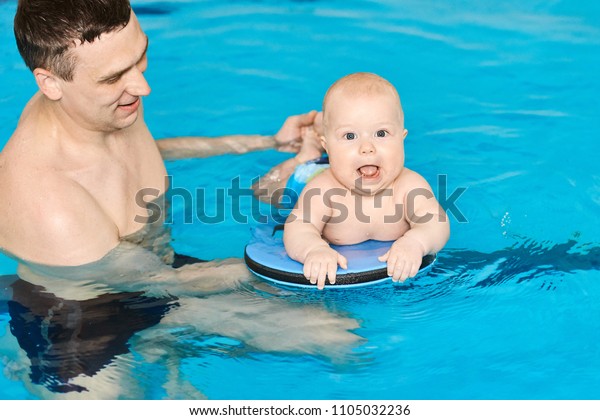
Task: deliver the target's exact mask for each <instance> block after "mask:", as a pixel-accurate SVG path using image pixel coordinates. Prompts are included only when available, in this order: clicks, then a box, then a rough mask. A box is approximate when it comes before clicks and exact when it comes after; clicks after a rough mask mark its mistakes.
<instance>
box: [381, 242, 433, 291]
mask: <svg viewBox="0 0 600 420" xmlns="http://www.w3.org/2000/svg"><path fill="white" fill-rule="evenodd" d="M422 260H423V246H422V245H421V243H419V242H418V241H416V240H415V239H411V238H405V237H402V238H400V239H398V240H397V241H396V242H394V244H393V245H392V246H391V247H390V249H389V250H388V252H386V253H385V254H383V255H382V256H381V257H379V261H387V272H388V276H390V277H391V278H392V280H393V281H398V280H400V281H401V282H403V281H404V280H406V279H407V278H410V277H414V276H416V275H417V273H418V272H419V268H420V267H421V262H422Z"/></svg>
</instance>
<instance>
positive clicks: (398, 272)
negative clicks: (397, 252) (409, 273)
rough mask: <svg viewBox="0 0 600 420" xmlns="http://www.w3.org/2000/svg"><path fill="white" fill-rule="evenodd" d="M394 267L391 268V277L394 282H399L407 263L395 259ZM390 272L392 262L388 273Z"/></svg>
mask: <svg viewBox="0 0 600 420" xmlns="http://www.w3.org/2000/svg"><path fill="white" fill-rule="evenodd" d="M393 262H394V265H393V266H392V267H391V272H392V273H391V274H390V275H391V276H392V280H393V281H398V280H400V279H401V278H402V272H403V271H404V266H405V262H404V260H398V259H394V261H393ZM389 271H390V261H388V272H389Z"/></svg>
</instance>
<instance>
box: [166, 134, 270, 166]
mask: <svg viewBox="0 0 600 420" xmlns="http://www.w3.org/2000/svg"><path fill="white" fill-rule="evenodd" d="M156 144H157V146H158V150H160V154H161V155H162V157H163V159H165V160H175V159H186V158H201V157H209V156H216V155H224V154H228V153H231V154H242V153H247V152H251V151H253V150H263V149H270V148H274V147H275V146H277V142H276V141H275V137H274V136H260V135H248V136H244V135H234V136H222V137H172V138H165V139H160V140H157V141H156Z"/></svg>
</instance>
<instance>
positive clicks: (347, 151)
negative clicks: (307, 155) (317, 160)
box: [323, 73, 408, 194]
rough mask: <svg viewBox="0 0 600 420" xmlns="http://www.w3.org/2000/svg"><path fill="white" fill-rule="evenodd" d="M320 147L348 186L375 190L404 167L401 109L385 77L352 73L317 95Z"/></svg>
mask: <svg viewBox="0 0 600 420" xmlns="http://www.w3.org/2000/svg"><path fill="white" fill-rule="evenodd" d="M323 130H324V140H323V147H324V148H325V150H327V152H328V154H329V161H330V163H331V171H332V173H333V175H334V176H335V177H336V179H337V180H338V181H339V182H340V183H341V184H342V185H344V186H345V187H346V188H348V189H353V190H356V191H357V192H360V193H364V194H375V193H377V192H379V191H381V190H383V189H385V188H388V187H389V186H391V185H392V183H393V182H394V180H396V178H397V177H398V176H399V175H400V172H401V171H402V168H403V167H404V138H405V137H406V135H407V133H408V132H407V131H406V129H405V128H404V113H403V111H402V106H401V104H400V97H399V95H398V92H397V91H396V89H395V88H394V86H393V85H392V84H391V83H389V82H388V81H387V80H385V79H383V78H382V77H380V76H377V75H375V74H372V73H354V74H350V75H348V76H345V77H343V78H341V79H340V80H338V81H337V82H335V83H334V84H333V85H332V86H331V87H330V88H329V90H328V91H327V93H326V95H325V99H324V100H323Z"/></svg>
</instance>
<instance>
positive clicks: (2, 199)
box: [0, 152, 119, 265]
mask: <svg viewBox="0 0 600 420" xmlns="http://www.w3.org/2000/svg"><path fill="white" fill-rule="evenodd" d="M11 158H12V159H13V160H12V161H11V160H10V159H11ZM0 214H1V215H2V217H0V248H3V249H4V250H6V251H8V252H10V253H11V254H13V255H15V256H16V257H19V258H21V259H24V260H30V261H34V262H39V263H46V264H53V265H79V264H83V263H86V262H91V261H93V260H95V259H99V258H101V257H102V256H103V255H104V254H105V253H106V252H107V251H109V250H110V249H112V248H113V247H115V246H116V245H117V244H118V240H119V235H118V230H117V228H116V226H114V223H112V221H111V220H110V219H109V218H108V217H107V215H106V214H104V212H103V210H102V209H101V208H100V206H99V205H98V204H97V202H96V201H95V200H94V199H93V198H92V197H91V196H90V195H89V194H88V192H87V191H86V190H85V189H83V188H82V187H81V186H80V185H79V184H77V183H75V182H74V181H72V180H71V179H69V178H68V177H66V176H65V175H64V174H62V173H61V172H60V171H54V170H53V168H51V167H46V166H36V165H35V164H33V163H32V161H31V160H28V159H21V160H19V159H18V157H17V156H14V155H12V154H11V153H8V154H5V153H4V152H3V153H2V154H0Z"/></svg>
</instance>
